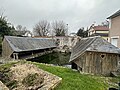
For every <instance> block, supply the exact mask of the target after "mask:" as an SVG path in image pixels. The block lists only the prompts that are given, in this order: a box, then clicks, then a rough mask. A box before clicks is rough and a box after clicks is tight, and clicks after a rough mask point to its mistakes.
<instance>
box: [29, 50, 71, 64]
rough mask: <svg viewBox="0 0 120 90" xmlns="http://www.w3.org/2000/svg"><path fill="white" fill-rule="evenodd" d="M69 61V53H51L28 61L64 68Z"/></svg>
mask: <svg viewBox="0 0 120 90" xmlns="http://www.w3.org/2000/svg"><path fill="white" fill-rule="evenodd" d="M69 59H70V53H61V52H53V53H49V54H46V55H42V56H40V57H36V58H33V59H28V61H33V62H39V63H47V64H54V65H59V66H65V65H70V63H69Z"/></svg>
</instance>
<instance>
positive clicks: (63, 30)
mask: <svg viewBox="0 0 120 90" xmlns="http://www.w3.org/2000/svg"><path fill="white" fill-rule="evenodd" d="M52 28H53V33H55V36H65V35H66V34H67V31H68V24H65V23H64V22H63V21H55V22H53V23H52Z"/></svg>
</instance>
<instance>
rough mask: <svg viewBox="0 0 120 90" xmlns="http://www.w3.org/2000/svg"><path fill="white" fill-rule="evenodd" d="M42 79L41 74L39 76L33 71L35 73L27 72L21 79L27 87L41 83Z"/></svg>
mask: <svg viewBox="0 0 120 90" xmlns="http://www.w3.org/2000/svg"><path fill="white" fill-rule="evenodd" d="M43 81H44V78H43V76H42V75H41V76H39V74H37V73H35V74H28V76H27V77H25V78H24V79H23V81H22V83H23V84H24V85H25V86H27V87H29V86H34V85H36V84H42V83H43Z"/></svg>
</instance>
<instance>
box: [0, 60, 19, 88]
mask: <svg viewBox="0 0 120 90" xmlns="http://www.w3.org/2000/svg"><path fill="white" fill-rule="evenodd" d="M14 64H15V62H14V63H9V64H3V65H0V81H2V82H3V83H4V84H5V85H6V86H7V87H8V88H9V89H10V90H12V89H13V88H15V87H17V81H16V80H11V76H12V73H11V72H10V67H11V66H13V65H14Z"/></svg>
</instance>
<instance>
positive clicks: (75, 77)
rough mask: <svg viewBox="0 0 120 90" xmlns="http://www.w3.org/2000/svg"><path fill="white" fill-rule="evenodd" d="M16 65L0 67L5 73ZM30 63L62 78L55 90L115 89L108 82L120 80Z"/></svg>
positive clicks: (10, 64)
mask: <svg viewBox="0 0 120 90" xmlns="http://www.w3.org/2000/svg"><path fill="white" fill-rule="evenodd" d="M15 63H16V62H15ZM15 63H9V64H5V65H0V71H3V69H6V70H7V68H10V67H11V66H12V65H14V64H15ZM21 63H26V61H22V62H21ZM29 63H32V64H34V65H36V66H37V67H38V68H41V69H43V70H45V71H48V72H50V73H52V74H55V75H57V76H59V77H61V78H62V82H61V83H60V84H59V85H58V86H57V87H56V88H55V90H108V87H114V86H113V85H109V84H108V83H107V82H108V81H109V82H113V83H117V82H118V80H119V79H118V78H109V77H101V76H93V75H86V74H80V73H78V72H76V71H73V70H72V69H68V68H62V67H56V66H50V65H45V64H40V63H36V62H29Z"/></svg>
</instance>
